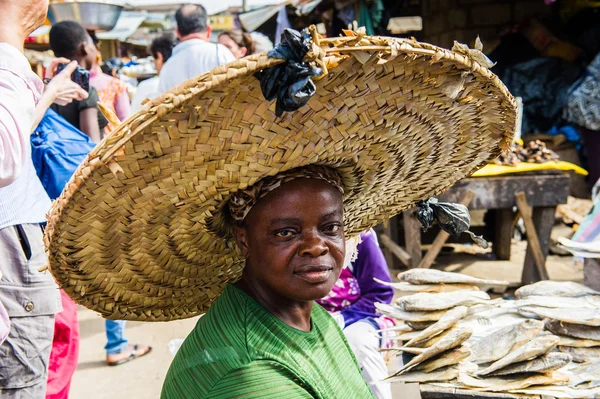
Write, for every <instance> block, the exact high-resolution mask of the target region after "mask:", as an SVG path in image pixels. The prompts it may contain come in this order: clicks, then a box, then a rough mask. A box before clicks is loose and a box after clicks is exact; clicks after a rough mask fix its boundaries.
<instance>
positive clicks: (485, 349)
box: [469, 320, 544, 364]
mask: <svg viewBox="0 0 600 399" xmlns="http://www.w3.org/2000/svg"><path fill="white" fill-rule="evenodd" d="M543 327H544V323H542V322H541V321H538V320H525V321H523V322H521V323H519V324H515V325H512V326H507V327H504V328H501V329H500V330H497V331H495V332H493V333H491V334H489V335H487V336H485V337H483V338H481V339H479V340H478V341H476V342H475V343H474V344H473V345H471V352H472V353H473V354H472V355H471V357H470V358H469V361H471V362H473V363H477V364H482V363H490V362H495V361H496V360H498V359H501V358H503V357H504V356H506V355H508V354H509V353H510V352H512V351H513V350H515V349H517V348H518V347H520V346H523V345H525V344H526V343H527V342H529V341H530V340H531V339H533V337H535V336H536V335H537V334H538V333H539V332H540V331H542V328H543Z"/></svg>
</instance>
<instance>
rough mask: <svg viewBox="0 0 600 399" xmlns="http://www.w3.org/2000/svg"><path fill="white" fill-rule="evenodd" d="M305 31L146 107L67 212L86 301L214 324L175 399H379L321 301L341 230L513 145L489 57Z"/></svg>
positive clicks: (80, 183)
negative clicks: (322, 35)
mask: <svg viewBox="0 0 600 399" xmlns="http://www.w3.org/2000/svg"><path fill="white" fill-rule="evenodd" d="M311 32H312V36H311V34H309V33H308V32H304V33H303V34H302V35H300V34H298V33H293V32H291V31H287V32H286V33H285V34H284V36H285V37H284V38H283V40H282V44H281V45H280V46H278V47H277V48H276V49H274V50H273V51H272V52H270V53H269V54H268V55H267V54H264V53H263V54H256V55H252V56H250V57H247V58H244V59H241V60H238V61H236V62H233V63H231V64H229V65H227V66H223V67H219V68H216V69H214V70H212V71H211V72H209V73H207V74H204V75H201V76H199V77H197V78H194V79H192V80H190V81H188V82H186V83H185V84H183V85H181V86H178V87H177V88H176V89H175V90H174V91H172V92H170V93H166V94H165V95H164V96H163V97H161V98H160V99H155V100H153V101H151V102H149V103H147V104H145V105H144V107H143V108H142V110H141V111H140V112H138V113H137V114H135V115H134V116H132V117H131V118H130V119H129V120H128V121H126V122H125V123H124V124H122V125H121V126H120V127H119V128H117V129H116V130H115V131H113V132H112V133H111V134H110V135H109V136H108V137H106V139H105V140H104V141H103V142H102V143H100V145H98V146H97V147H96V148H95V149H94V150H93V152H92V153H90V155H89V157H88V159H87V160H86V161H85V162H84V163H83V164H82V165H81V166H80V168H79V169H78V171H77V172H76V173H75V175H74V177H73V179H72V180H71V181H70V182H69V184H68V187H67V188H66V189H65V191H64V192H63V194H62V195H61V197H60V198H59V199H58V200H57V201H56V202H55V203H54V209H53V211H52V213H51V215H50V216H49V224H48V228H47V230H46V231H47V233H46V234H47V235H46V239H47V244H48V253H49V259H50V270H51V272H52V273H53V275H54V276H55V278H56V280H57V281H58V282H59V283H60V284H61V286H62V287H63V288H64V290H65V291H66V292H67V293H68V294H69V295H70V296H71V297H73V299H75V300H76V301H77V302H78V303H80V304H82V305H84V306H87V307H89V308H91V309H94V310H96V311H98V312H100V313H101V314H102V315H103V316H105V317H107V318H113V319H127V320H143V321H167V320H174V319H181V318H186V317H191V316H196V315H199V314H204V313H206V314H205V315H204V317H202V318H201V319H200V320H199V322H198V324H197V326H196V328H195V329H194V331H192V333H191V334H190V335H189V336H188V338H187V339H186V341H185V342H184V344H183V345H182V347H181V349H180V350H179V352H178V353H177V356H176V358H175V360H174V361H173V364H172V365H171V369H170V370H169V373H168V375H167V378H166V381H165V383H164V387H163V392H162V397H163V398H168V399H171V398H190V397H197V398H229V397H244V398H265V397H278V398H279V397H281V398H371V397H372V395H371V393H370V390H369V387H368V385H367V384H366V383H365V382H364V380H363V379H362V377H361V374H360V370H359V368H358V366H357V364H356V360H355V359H354V356H353V355H352V353H351V350H350V348H349V347H348V344H347V343H346V341H345V340H344V337H343V335H342V332H341V330H340V329H339V326H338V325H337V324H336V322H335V321H334V319H333V318H332V317H331V316H330V315H328V314H327V312H326V311H325V310H324V309H323V308H321V307H320V306H319V305H316V304H315V303H314V300H316V299H318V298H320V297H323V296H325V295H326V294H327V293H328V292H329V290H330V289H331V288H332V286H333V284H334V282H335V281H336V279H337V277H338V276H339V273H340V270H341V267H342V264H343V263H344V258H345V256H346V254H345V252H346V250H345V244H344V242H345V238H351V237H355V236H356V235H358V234H360V232H362V231H364V230H367V229H368V228H369V227H371V226H373V225H375V224H377V223H379V222H381V221H383V220H385V219H387V218H389V217H390V216H392V215H395V214H397V213H399V212H401V211H403V210H405V209H408V208H409V207H411V206H413V205H414V204H415V203H416V202H418V201H421V200H426V199H428V198H429V197H431V196H434V195H436V194H439V193H440V192H442V191H443V190H444V189H446V188H447V187H449V186H450V185H452V184H453V183H454V182H456V181H457V180H459V179H461V178H463V177H465V176H468V175H469V174H471V173H472V172H473V171H475V170H477V169H478V168H480V167H481V166H483V165H484V164H486V163H487V162H488V161H489V160H490V159H492V158H494V157H496V156H497V155H498V154H499V153H500V151H501V149H505V148H508V145H509V143H510V142H511V139H512V135H513V131H514V127H515V119H516V118H515V117H516V112H515V101H514V99H513V98H512V96H511V95H510V94H509V93H508V91H507V90H506V88H505V87H504V86H503V85H502V83H501V82H500V81H499V80H498V79H497V78H496V76H495V75H493V74H492V73H491V72H490V71H489V70H488V69H487V68H486V67H485V65H484V64H485V57H484V56H483V55H482V54H481V53H480V52H478V51H476V50H470V49H468V48H466V46H465V47H459V48H457V49H456V51H450V50H444V49H441V48H438V47H435V46H431V45H427V44H423V43H419V42H416V41H414V40H405V39H395V38H382V37H367V36H364V34H363V33H361V32H358V33H356V34H355V35H354V36H349V37H346V38H333V39H322V38H320V37H318V36H317V35H316V33H315V31H314V30H312V31H311ZM257 78H258V79H257ZM273 99H277V101H270V100H273ZM434 214H435V212H434ZM463 222H464V221H461V223H455V225H456V226H458V225H460V226H465V225H466V224H465V223H463ZM464 228H465V229H466V227H464Z"/></svg>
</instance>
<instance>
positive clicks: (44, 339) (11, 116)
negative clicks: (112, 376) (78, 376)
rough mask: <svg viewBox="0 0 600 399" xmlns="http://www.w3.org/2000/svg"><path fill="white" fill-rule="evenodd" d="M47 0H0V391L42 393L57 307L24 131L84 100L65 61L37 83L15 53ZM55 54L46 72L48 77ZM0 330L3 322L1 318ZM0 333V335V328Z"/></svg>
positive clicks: (39, 192)
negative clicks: (51, 111) (50, 112)
mask: <svg viewBox="0 0 600 399" xmlns="http://www.w3.org/2000/svg"><path fill="white" fill-rule="evenodd" d="M47 10H48V0H0V16H1V18H2V24H0V274H3V276H2V278H1V279H0V302H2V304H3V306H4V307H5V308H6V311H7V313H8V316H9V317H10V319H11V320H10V331H9V334H8V337H7V338H6V341H4V342H3V343H2V344H0V366H1V367H0V397H2V398H5V399H13V398H33V399H37V398H44V396H45V393H46V376H47V367H48V357H49V355H50V347H51V345H52V338H53V332H54V315H55V313H57V312H58V311H60V309H61V304H60V296H59V292H58V288H57V286H56V284H55V283H54V279H53V278H52V276H51V275H50V273H48V272H44V273H41V272H39V269H40V268H41V267H43V266H45V265H46V255H45V252H44V245H43V243H42V228H41V223H43V222H45V220H46V213H47V212H48V211H49V209H50V198H48V195H47V194H46V191H45V190H44V188H43V187H42V183H41V182H40V180H39V178H38V177H37V174H36V171H35V168H34V166H33V162H32V160H31V144H30V137H29V136H30V134H31V132H32V130H33V129H34V128H35V126H36V125H37V124H38V123H39V121H40V120H41V118H42V116H43V114H44V112H45V111H46V109H47V108H48V107H49V106H50V104H52V103H54V102H57V103H60V104H62V105H66V104H68V103H69V102H71V101H73V100H84V99H85V98H87V93H86V92H85V91H84V90H83V89H81V88H80V87H79V86H78V85H76V84H75V83H73V82H72V81H71V79H70V77H71V73H73V71H74V70H75V68H76V66H77V64H76V63H70V64H69V65H68V66H67V67H66V68H65V69H64V70H63V71H62V72H61V73H60V74H58V75H57V76H55V77H54V78H53V79H52V81H51V82H50V83H49V84H48V85H47V86H46V87H44V85H43V83H42V81H41V80H40V78H39V77H38V76H37V75H36V74H34V73H33V71H32V70H31V67H30V65H29V62H28V61H27V58H25V56H24V55H23V43H24V42H25V39H26V38H27V37H28V36H29V35H30V34H31V32H33V31H34V30H35V29H36V28H37V27H39V26H40V25H42V24H43V22H44V20H45V19H46V12H47ZM62 62H68V60H60V59H59V60H55V61H54V62H53V63H52V65H51V67H50V68H49V72H50V73H49V74H48V75H47V77H49V78H52V77H53V75H54V73H55V70H56V67H57V66H58V64H59V63H62ZM2 319H3V320H2V322H1V323H0V328H1V327H2V326H5V325H6V324H7V322H6V318H5V317H3V318H2ZM0 335H4V334H3V333H2V332H1V331H0Z"/></svg>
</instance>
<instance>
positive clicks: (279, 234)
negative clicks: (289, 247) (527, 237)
mask: <svg viewBox="0 0 600 399" xmlns="http://www.w3.org/2000/svg"><path fill="white" fill-rule="evenodd" d="M293 235H294V231H293V230H279V231H277V232H275V236H277V237H283V238H289V237H291V236H293Z"/></svg>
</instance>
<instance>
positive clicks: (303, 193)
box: [250, 179, 343, 220]
mask: <svg viewBox="0 0 600 399" xmlns="http://www.w3.org/2000/svg"><path fill="white" fill-rule="evenodd" d="M254 210H256V212H255V213H257V214H260V215H261V217H263V218H267V219H269V220H276V219H291V218H302V217H306V216H311V217H316V218H326V217H328V216H330V217H335V216H338V217H341V216H342V215H343V198H342V193H340V191H339V190H338V189H337V188H335V187H334V186H332V185H331V184H329V183H327V182H326V181H324V180H318V179H296V180H293V181H291V182H288V183H285V184H283V185H281V186H280V187H278V188H277V189H275V190H273V191H272V192H270V193H269V194H267V195H266V196H264V197H263V198H261V199H260V200H259V201H258V202H257V203H256V205H255V206H254V208H253V209H252V210H251V211H250V213H254V212H253V211H254Z"/></svg>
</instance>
